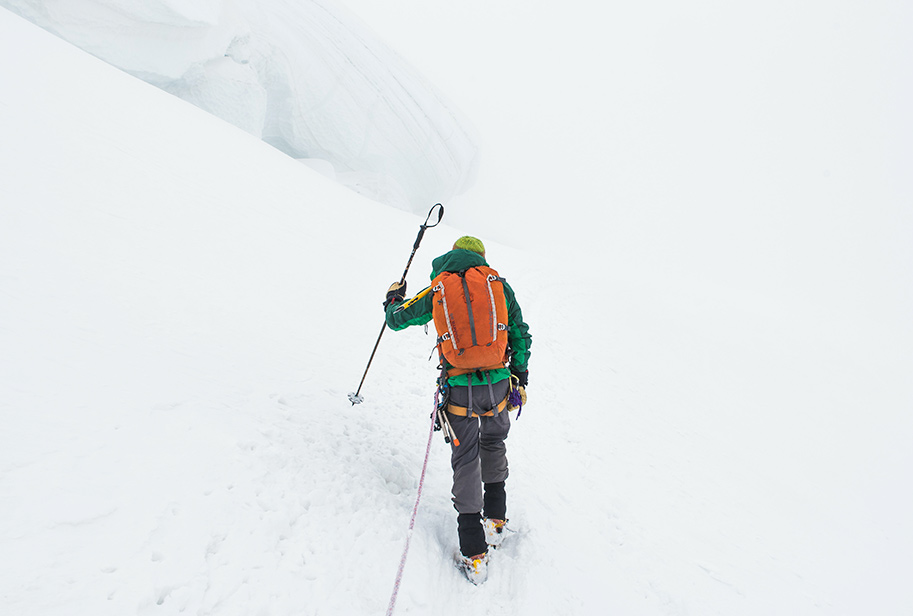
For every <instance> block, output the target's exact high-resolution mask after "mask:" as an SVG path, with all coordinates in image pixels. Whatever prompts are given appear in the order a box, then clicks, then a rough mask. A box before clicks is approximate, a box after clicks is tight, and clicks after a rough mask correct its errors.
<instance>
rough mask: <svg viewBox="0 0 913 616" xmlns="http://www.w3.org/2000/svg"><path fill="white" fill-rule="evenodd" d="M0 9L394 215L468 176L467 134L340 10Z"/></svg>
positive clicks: (443, 195) (426, 202)
mask: <svg viewBox="0 0 913 616" xmlns="http://www.w3.org/2000/svg"><path fill="white" fill-rule="evenodd" d="M0 6H6V7H7V8H9V9H11V10H13V11H15V12H17V13H18V14H20V15H22V16H24V17H26V18H27V19H29V20H30V21H32V22H34V23H36V24H38V25H40V26H42V27H43V28H45V29H47V30H49V31H51V32H54V33H55V34H57V35H59V36H60V37H61V38H63V39H65V40H67V41H70V42H71V43H73V44H75V45H76V46H78V47H80V48H81V49H84V50H86V51H88V52H90V53H92V54H93V55H95V56H97V57H99V58H101V59H103V60H105V61H107V62H110V63H111V64H113V65H114V66H117V67H119V68H121V69H123V70H125V71H127V72H129V73H130V74H132V75H134V76H137V77H140V78H141V79H144V80H146V81H148V82H149V83H152V84H154V85H156V86H159V87H161V88H163V89H165V90H167V91H168V92H171V93H173V94H175V95H177V96H180V97H181V98H183V99H184V100H187V101H189V102H191V103H193V104H194V105H197V106H198V107H200V108H202V109H205V110H207V111H209V112H210V113H213V114H214V115H216V116H218V117H220V118H222V119H224V120H226V121H227V122H230V123H232V124H234V125H235V126H238V127H240V128H242V129H244V130H246V131H247V132H249V133H251V134H253V135H255V136H257V137H261V138H262V139H264V140H265V141H266V142H267V143H270V144H272V145H273V146H275V147H277V148H278V149H280V150H281V151H283V152H285V153H286V154H288V155H290V156H292V157H294V158H300V159H316V160H317V161H320V162H318V163H317V165H318V168H320V169H321V170H324V171H325V172H326V173H328V174H329V175H331V176H332V177H334V178H336V179H337V180H338V181H340V182H341V183H343V184H344V185H346V186H349V187H350V188H353V189H354V190H356V191H357V192H359V193H361V194H365V195H367V196H369V197H370V198H374V199H377V200H379V201H381V202H383V203H386V204H388V205H393V206H396V207H399V208H402V209H406V210H413V211H415V212H418V211H424V210H427V208H428V207H430V205H433V204H434V203H436V202H437V201H440V200H442V199H449V198H450V197H451V196H453V195H455V194H457V193H460V192H462V191H464V190H466V189H467V188H468V187H469V186H470V185H471V184H472V182H473V181H474V179H475V174H476V170H477V166H478V147H477V146H476V143H475V137H474V136H473V130H472V128H471V126H470V124H469V123H468V122H467V121H466V120H465V119H463V118H461V117H460V116H459V112H458V111H457V110H456V109H455V108H454V107H453V105H452V104H450V103H448V102H447V101H446V99H445V98H444V97H443V96H442V95H441V94H440V92H438V91H437V90H436V89H435V88H434V87H433V86H432V85H431V84H430V83H429V82H428V81H427V80H425V79H424V78H423V77H422V76H421V75H420V74H419V73H418V72H417V71H416V70H415V69H414V68H413V67H412V66H411V65H409V63H407V62H405V61H404V60H403V59H402V58H401V57H399V56H398V55H397V54H396V53H394V52H393V51H392V50H391V49H390V48H389V47H388V46H386V45H384V44H383V43H382V42H381V41H380V40H378V39H377V37H376V36H375V35H374V34H373V33H372V32H371V30H370V29H368V28H366V27H365V26H364V25H363V24H362V23H361V22H360V21H359V20H358V19H357V18H356V17H355V16H354V15H352V14H350V13H349V12H348V11H346V10H345V8H344V7H342V6H340V5H339V4H338V3H336V2H335V1H334V0H306V1H295V2H289V1H285V0H279V1H277V0H256V1H251V0H246V1H244V2H235V1H234V0H209V1H206V2H180V1H175V0H153V1H145V2H124V1H122V0H117V1H111V0H66V1H65V2H61V1H59V0H50V1H47V0H3V1H2V2H0ZM99 95H100V96H104V93H103V92H100V93H99Z"/></svg>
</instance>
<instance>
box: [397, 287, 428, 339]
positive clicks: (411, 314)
mask: <svg viewBox="0 0 913 616" xmlns="http://www.w3.org/2000/svg"><path fill="white" fill-rule="evenodd" d="M432 296H433V294H432V293H429V294H428V295H426V296H425V297H423V298H421V299H420V300H418V301H417V302H415V303H414V304H412V305H411V306H409V307H408V308H406V309H405V310H401V311H399V312H396V308H397V307H398V306H400V305H402V302H393V303H391V304H389V305H388V306H387V313H386V319H387V327H389V328H390V329H392V330H394V331H399V330H401V329H406V328H407V327H409V326H410V325H424V324H425V323H427V322H428V321H430V320H431V308H432V306H434V304H433V303H432Z"/></svg>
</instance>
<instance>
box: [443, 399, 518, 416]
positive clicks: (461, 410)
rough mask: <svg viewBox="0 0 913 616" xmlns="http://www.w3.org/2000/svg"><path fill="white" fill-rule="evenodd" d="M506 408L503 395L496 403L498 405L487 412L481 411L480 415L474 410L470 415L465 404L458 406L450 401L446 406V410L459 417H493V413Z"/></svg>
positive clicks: (495, 413)
mask: <svg viewBox="0 0 913 616" xmlns="http://www.w3.org/2000/svg"><path fill="white" fill-rule="evenodd" d="M506 408H507V396H504V399H503V400H501V401H500V402H499V403H498V406H496V407H495V408H493V409H491V410H490V411H488V412H487V413H482V414H481V415H479V414H478V413H476V412H475V411H473V412H472V415H470V414H469V409H468V408H466V407H465V406H459V405H456V404H453V403H451V404H449V405H448V406H447V412H448V413H451V414H453V415H458V416H460V417H494V416H495V415H497V414H498V413H500V412H501V411H503V410H504V409H506Z"/></svg>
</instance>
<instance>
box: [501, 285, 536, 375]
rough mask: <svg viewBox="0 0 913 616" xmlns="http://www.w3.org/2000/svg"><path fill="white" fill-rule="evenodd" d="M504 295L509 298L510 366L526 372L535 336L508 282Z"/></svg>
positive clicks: (508, 337)
mask: <svg viewBox="0 0 913 616" xmlns="http://www.w3.org/2000/svg"><path fill="white" fill-rule="evenodd" d="M504 295H505V297H506V298H507V319H508V328H507V342H508V344H509V345H510V366H511V368H513V369H514V370H517V371H519V372H524V371H525V370H526V369H527V368H528V363H529V347H531V346H532V344H533V338H532V336H530V334H529V325H527V324H526V323H525V322H524V321H523V312H522V311H521V310H520V304H518V303H517V297H516V295H515V294H514V290H513V289H512V288H511V287H510V285H509V284H507V282H505V283H504Z"/></svg>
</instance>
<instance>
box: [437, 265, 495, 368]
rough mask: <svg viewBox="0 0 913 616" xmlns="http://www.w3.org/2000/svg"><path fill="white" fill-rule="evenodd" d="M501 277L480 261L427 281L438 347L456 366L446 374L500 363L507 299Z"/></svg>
mask: <svg viewBox="0 0 913 616" xmlns="http://www.w3.org/2000/svg"><path fill="white" fill-rule="evenodd" d="M503 281H504V279H503V278H501V277H500V276H498V272H496V271H495V270H493V269H492V268H490V267H487V266H484V265H480V266H477V267H471V268H469V269H466V270H463V271H461V272H443V273H441V274H440V275H438V276H437V277H436V278H435V279H434V280H432V281H431V290H432V291H433V293H434V296H433V298H434V301H433V308H432V312H431V314H432V317H433V318H434V326H435V328H436V329H437V335H438V339H437V340H438V348H439V349H440V350H441V354H442V355H443V356H444V359H446V360H447V361H448V362H449V363H450V364H451V365H453V366H454V367H455V368H456V370H450V371H449V374H450V376H455V375H456V374H466V373H469V372H472V371H474V370H479V369H482V370H493V369H495V368H503V367H504V364H505V362H506V361H507V299H506V298H505V297H504V282H503Z"/></svg>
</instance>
